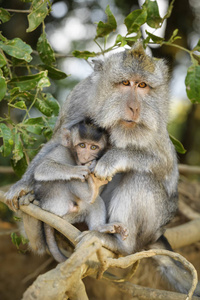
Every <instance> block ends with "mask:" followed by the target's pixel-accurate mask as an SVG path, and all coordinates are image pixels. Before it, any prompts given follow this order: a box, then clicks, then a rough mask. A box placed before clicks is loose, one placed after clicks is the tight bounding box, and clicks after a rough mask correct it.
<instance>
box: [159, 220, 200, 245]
mask: <svg viewBox="0 0 200 300" xmlns="http://www.w3.org/2000/svg"><path fill="white" fill-rule="evenodd" d="M165 236H166V238H167V239H168V240H169V242H170V244H171V245H172V248H173V249H176V248H181V247H184V246H188V245H191V244H193V243H196V242H198V241H200V218H198V219H195V220H193V221H189V222H188V223H185V224H183V225H180V226H177V227H174V228H169V229H167V230H166V232H165Z"/></svg>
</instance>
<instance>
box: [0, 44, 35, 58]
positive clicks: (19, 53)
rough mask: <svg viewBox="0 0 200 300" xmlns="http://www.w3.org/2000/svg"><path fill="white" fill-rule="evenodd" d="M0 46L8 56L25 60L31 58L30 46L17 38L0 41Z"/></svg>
mask: <svg viewBox="0 0 200 300" xmlns="http://www.w3.org/2000/svg"><path fill="white" fill-rule="evenodd" d="M0 48H1V49H2V50H4V51H5V52H6V53H7V54H9V55H10V56H13V57H16V58H18V59H24V60H25V61H27V62H30V61H31V60H32V57H31V55H30V54H31V52H32V48H31V47H30V46H29V45H27V44H26V43H25V42H23V41H22V40H21V39H19V38H15V39H13V40H6V41H5V42H2V41H0Z"/></svg>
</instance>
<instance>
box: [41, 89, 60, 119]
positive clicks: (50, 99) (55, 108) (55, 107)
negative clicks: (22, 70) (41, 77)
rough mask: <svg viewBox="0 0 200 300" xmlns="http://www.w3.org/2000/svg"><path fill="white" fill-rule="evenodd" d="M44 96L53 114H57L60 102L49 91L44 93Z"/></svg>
mask: <svg viewBox="0 0 200 300" xmlns="http://www.w3.org/2000/svg"><path fill="white" fill-rule="evenodd" d="M44 97H45V101H46V103H47V104H48V105H49V107H50V108H51V109H52V111H53V114H54V116H58V114H59V111H60V104H59V103H58V101H57V100H56V99H55V98H54V97H53V96H52V95H51V94H50V93H47V94H45V95H44Z"/></svg>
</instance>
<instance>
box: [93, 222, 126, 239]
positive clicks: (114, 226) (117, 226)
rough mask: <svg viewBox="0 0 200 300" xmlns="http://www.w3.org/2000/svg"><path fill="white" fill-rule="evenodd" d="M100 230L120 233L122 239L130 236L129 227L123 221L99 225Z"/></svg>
mask: <svg viewBox="0 0 200 300" xmlns="http://www.w3.org/2000/svg"><path fill="white" fill-rule="evenodd" d="M98 231H99V232H104V233H112V234H114V233H119V234H120V235H121V238H122V240H125V239H126V238H127V236H128V229H127V228H126V226H125V225H124V224H122V223H117V222H116V223H109V224H105V225H101V226H99V227H98Z"/></svg>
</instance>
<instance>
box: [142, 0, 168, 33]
mask: <svg viewBox="0 0 200 300" xmlns="http://www.w3.org/2000/svg"><path fill="white" fill-rule="evenodd" d="M142 7H143V8H145V9H146V10H147V20H146V22H147V24H148V25H149V26H150V27H152V28H160V27H161V26H162V22H163V19H162V18H161V17H160V14H159V9H158V4H157V1H151V0H146V1H145V3H144V4H143V6H142Z"/></svg>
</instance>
